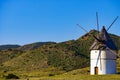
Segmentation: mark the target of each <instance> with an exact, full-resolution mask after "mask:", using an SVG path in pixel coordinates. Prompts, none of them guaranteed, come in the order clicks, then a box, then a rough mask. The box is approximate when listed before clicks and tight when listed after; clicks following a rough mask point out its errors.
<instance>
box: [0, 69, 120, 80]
mask: <svg viewBox="0 0 120 80" xmlns="http://www.w3.org/2000/svg"><path fill="white" fill-rule="evenodd" d="M9 73H13V74H15V75H17V76H19V77H20V79H19V80H27V79H28V80H120V74H113V75H90V74H89V67H87V68H83V69H77V70H73V71H69V72H62V71H54V68H50V69H49V70H44V71H32V72H30V71H28V72H26V71H25V72H24V71H9V72H7V73H5V74H4V76H6V75H7V74H9ZM0 80H5V78H0Z"/></svg>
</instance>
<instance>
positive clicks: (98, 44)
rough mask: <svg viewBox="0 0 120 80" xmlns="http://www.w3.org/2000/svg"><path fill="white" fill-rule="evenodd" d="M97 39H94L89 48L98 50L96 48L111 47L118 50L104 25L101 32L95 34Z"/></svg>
mask: <svg viewBox="0 0 120 80" xmlns="http://www.w3.org/2000/svg"><path fill="white" fill-rule="evenodd" d="M97 38H98V40H99V41H98V40H95V41H94V43H93V45H92V46H91V48H90V50H98V49H102V50H103V49H108V48H109V49H112V50H118V49H117V47H116V45H115V44H114V42H113V41H112V39H111V38H110V36H109V34H108V33H107V31H106V29H105V27H104V26H103V28H102V30H101V32H100V33H99V35H98V36H97Z"/></svg>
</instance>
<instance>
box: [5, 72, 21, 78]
mask: <svg viewBox="0 0 120 80" xmlns="http://www.w3.org/2000/svg"><path fill="white" fill-rule="evenodd" d="M6 79H19V77H18V76H16V75H14V74H12V73H10V74H8V75H7V76H6Z"/></svg>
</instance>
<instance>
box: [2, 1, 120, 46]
mask: <svg viewBox="0 0 120 80" xmlns="http://www.w3.org/2000/svg"><path fill="white" fill-rule="evenodd" d="M96 11H97V12H98V13H99V24H100V28H101V27H102V26H103V25H104V26H106V28H107V27H108V26H109V25H110V24H111V22H112V21H113V20H114V19H115V17H116V16H120V0H0V37H1V39H0V45H2V44H20V45H24V44H28V43H33V42H44V41H55V42H62V41H67V40H72V39H78V38H79V37H80V36H82V35H83V34H85V33H86V32H84V31H83V30H81V29H80V28H79V27H78V26H76V24H78V23H79V24H80V25H81V26H83V27H84V28H85V29H86V30H88V31H89V30H91V29H96V16H95V13H96ZM119 30H120V18H119V19H118V20H117V21H116V23H115V24H114V25H113V26H112V28H110V30H109V32H110V33H113V34H116V35H119V36H120V31H119Z"/></svg>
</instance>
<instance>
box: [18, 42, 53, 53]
mask: <svg viewBox="0 0 120 80" xmlns="http://www.w3.org/2000/svg"><path fill="white" fill-rule="evenodd" d="M45 44H55V42H36V43H31V44H27V45H24V46H21V47H19V48H18V49H19V50H22V51H24V50H33V49H37V48H38V47H40V46H42V45H45Z"/></svg>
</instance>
